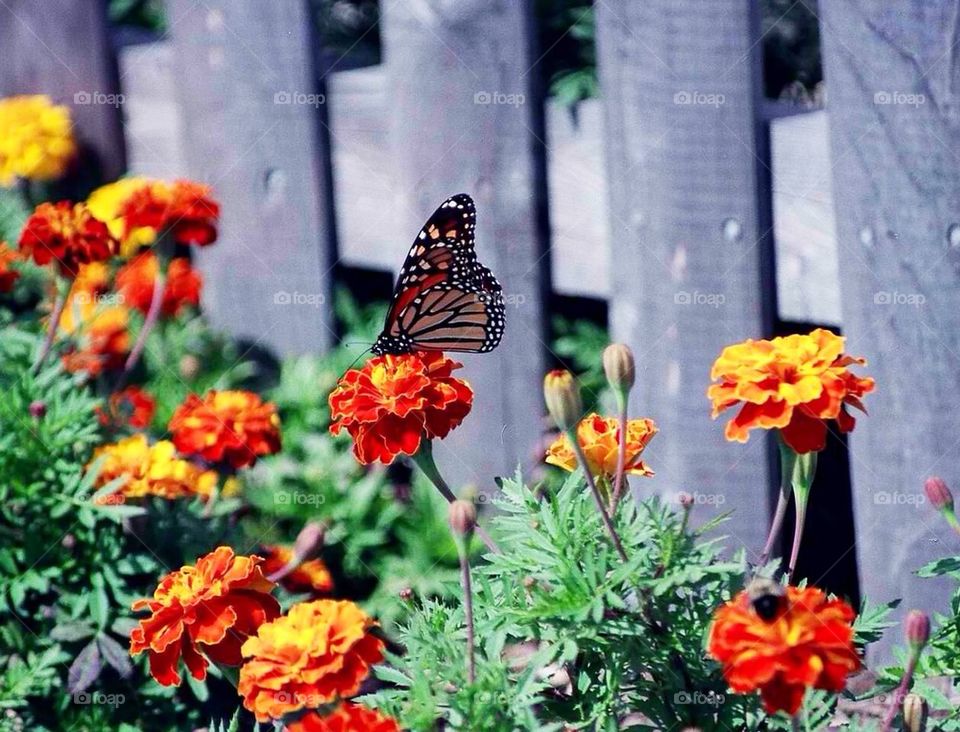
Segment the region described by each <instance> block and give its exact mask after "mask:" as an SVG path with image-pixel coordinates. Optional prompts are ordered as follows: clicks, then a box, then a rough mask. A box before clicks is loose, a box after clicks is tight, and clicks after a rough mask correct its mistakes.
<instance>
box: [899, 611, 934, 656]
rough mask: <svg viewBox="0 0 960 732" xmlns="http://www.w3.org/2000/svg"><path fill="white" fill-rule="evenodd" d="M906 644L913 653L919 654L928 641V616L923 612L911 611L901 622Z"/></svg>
mask: <svg viewBox="0 0 960 732" xmlns="http://www.w3.org/2000/svg"><path fill="white" fill-rule="evenodd" d="M903 627H904V630H905V631H906V635H907V642H908V643H909V644H910V649H911V650H912V651H913V652H914V653H919V652H920V651H921V650H923V647H924V646H925V645H927V641H928V640H930V616H929V615H927V614H926V613H925V612H923V610H911V611H910V612H908V613H907V617H906V618H905V619H904V621H903Z"/></svg>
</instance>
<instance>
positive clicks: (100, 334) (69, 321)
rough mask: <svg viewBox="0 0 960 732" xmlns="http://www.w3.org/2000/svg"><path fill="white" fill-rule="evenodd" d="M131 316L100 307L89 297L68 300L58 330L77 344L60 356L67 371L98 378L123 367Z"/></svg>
mask: <svg viewBox="0 0 960 732" xmlns="http://www.w3.org/2000/svg"><path fill="white" fill-rule="evenodd" d="M129 323H130V313H129V311H128V310H127V308H125V307H123V306H120V305H109V306H106V307H102V306H100V305H99V303H98V302H97V301H96V300H95V299H94V298H92V297H87V296H84V297H71V299H70V300H69V301H68V303H67V306H66V307H65V308H64V311H63V315H62V316H61V317H60V329H61V330H63V331H64V332H65V333H66V334H68V335H75V336H77V338H78V344H77V346H76V347H75V348H73V349H72V350H71V351H69V352H68V353H66V354H64V356H63V364H64V367H65V368H66V369H67V371H71V372H75V371H86V372H87V373H89V374H90V375H91V376H97V375H99V374H100V373H102V372H103V371H105V370H110V369H117V368H120V367H121V366H123V363H124V360H125V359H126V355H127V352H128V351H129V350H130V333H129V331H128V330H127V327H128V325H129Z"/></svg>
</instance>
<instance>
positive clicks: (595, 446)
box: [547, 413, 659, 478]
mask: <svg viewBox="0 0 960 732" xmlns="http://www.w3.org/2000/svg"><path fill="white" fill-rule="evenodd" d="M657 432H659V430H658V429H657V425H656V424H655V423H654V421H653V420H652V419H631V420H629V421H628V422H627V460H626V464H625V468H624V470H625V472H626V473H627V474H629V475H645V476H650V475H653V471H652V470H651V469H650V468H649V467H648V466H647V464H646V463H645V462H643V460H641V459H640V456H641V455H642V454H643V451H644V449H646V447H647V444H648V443H649V442H650V440H652V439H653V436H654V435H655V434H657ZM577 440H578V441H579V442H580V447H581V448H582V449H583V453H584V455H586V457H587V464H588V465H589V466H590V472H591V473H592V474H593V475H598V476H605V477H608V478H609V477H611V476H613V475H616V473H617V455H618V454H619V452H620V420H619V419H616V418H615V417H601V416H600V415H599V414H596V413H594V414H588V415H587V416H586V417H584V418H583V419H582V420H581V421H580V423H579V424H578V425H577ZM547 462H548V463H550V464H551V465H556V466H558V467H560V468H563V469H564V470H569V471H574V470H576V469H577V456H576V454H575V453H574V452H573V446H572V445H571V444H570V440H569V439H567V436H566V435H560V436H559V437H557V439H556V440H554V441H553V444H551V445H550V447H549V448H548V449H547Z"/></svg>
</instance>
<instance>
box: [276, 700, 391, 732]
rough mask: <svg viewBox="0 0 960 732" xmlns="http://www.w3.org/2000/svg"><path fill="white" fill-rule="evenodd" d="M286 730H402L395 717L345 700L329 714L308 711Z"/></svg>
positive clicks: (319, 731) (369, 731)
mask: <svg viewBox="0 0 960 732" xmlns="http://www.w3.org/2000/svg"><path fill="white" fill-rule="evenodd" d="M284 731H285V732H400V725H398V724H397V722H396V720H395V719H391V718H390V717H385V716H384V715H382V714H380V712H378V711H377V710H375V709H368V708H367V707H365V706H362V705H361V704H354V703H353V702H343V703H342V704H340V705H339V706H337V708H336V709H334V710H333V711H332V712H330V713H329V714H327V715H322V714H320V713H319V712H307V713H306V714H304V715H303V716H302V717H300V719H298V720H297V721H296V722H291V723H290V724H288V725H286V726H285V727H284Z"/></svg>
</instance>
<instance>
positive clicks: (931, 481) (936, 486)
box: [923, 476, 953, 511]
mask: <svg viewBox="0 0 960 732" xmlns="http://www.w3.org/2000/svg"><path fill="white" fill-rule="evenodd" d="M923 490H924V493H926V494H927V500H928V501H930V505H931V506H933V507H934V508H935V509H937V510H938V511H943V510H944V509H948V510H951V511H952V510H953V494H952V493H951V492H950V489H949V488H948V487H947V483H946V481H944V479H943V478H939V477H937V476H931V477H929V478H927V479H926V481H924V484H923Z"/></svg>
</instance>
